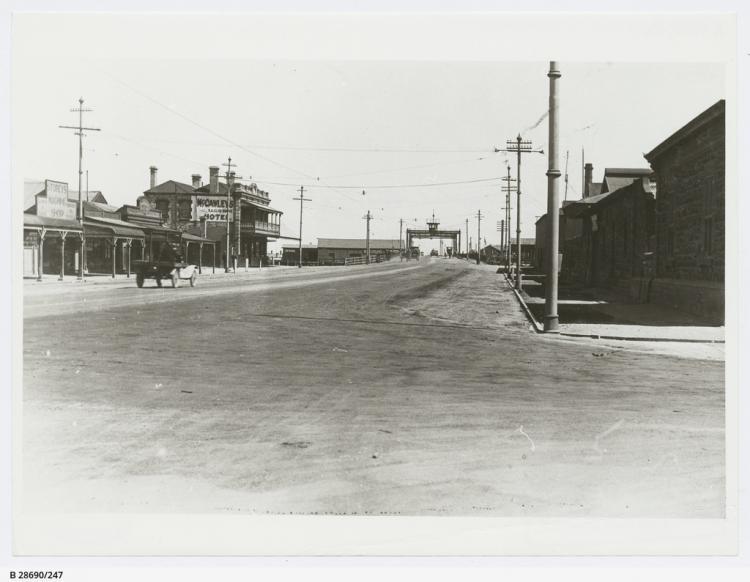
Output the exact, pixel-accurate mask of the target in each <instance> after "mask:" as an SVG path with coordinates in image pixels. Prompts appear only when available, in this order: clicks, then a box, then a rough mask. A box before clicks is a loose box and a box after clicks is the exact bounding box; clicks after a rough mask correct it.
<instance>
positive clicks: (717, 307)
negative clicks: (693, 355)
mask: <svg viewBox="0 0 750 582" xmlns="http://www.w3.org/2000/svg"><path fill="white" fill-rule="evenodd" d="M644 157H645V158H646V159H647V160H648V162H649V163H650V164H651V167H652V168H653V169H654V171H655V173H656V176H657V184H658V196H657V200H656V273H655V275H656V276H655V278H654V280H653V282H652V284H651V299H652V301H653V302H656V303H663V304H665V305H671V306H674V307H678V308H680V309H683V310H686V311H691V312H693V313H696V314H698V315H702V316H705V317H707V318H710V319H711V320H712V321H714V322H717V323H723V321H724V248H725V242H724V172H725V102H724V100H723V99H722V100H720V101H718V102H717V103H715V104H714V105H712V106H711V107H709V108H708V109H707V110H706V111H704V112H703V113H701V114H700V115H698V116H697V117H695V118H694V119H692V120H691V121H690V122H689V123H687V124H686V125H685V126H683V127H682V128H680V129H678V130H677V131H676V132H675V133H673V134H672V135H670V136H669V137H668V138H667V139H665V140H664V141H663V142H662V143H660V144H659V145H657V146H656V147H655V148H654V149H652V150H651V151H650V152H648V153H647V154H645V155H644Z"/></svg>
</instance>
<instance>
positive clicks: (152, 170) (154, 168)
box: [149, 166, 159, 188]
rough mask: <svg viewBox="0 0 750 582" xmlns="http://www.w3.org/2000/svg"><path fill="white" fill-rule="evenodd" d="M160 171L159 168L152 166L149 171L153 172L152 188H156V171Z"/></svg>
mask: <svg viewBox="0 0 750 582" xmlns="http://www.w3.org/2000/svg"><path fill="white" fill-rule="evenodd" d="M158 169H159V168H157V167H156V166H151V167H150V168H149V170H151V188H153V187H154V186H156V171H157V170H158Z"/></svg>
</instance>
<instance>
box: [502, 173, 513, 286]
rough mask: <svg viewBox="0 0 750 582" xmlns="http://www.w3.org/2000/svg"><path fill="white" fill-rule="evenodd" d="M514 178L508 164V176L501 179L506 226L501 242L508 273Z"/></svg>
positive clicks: (510, 251) (510, 254) (510, 256)
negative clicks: (503, 244) (511, 198)
mask: <svg viewBox="0 0 750 582" xmlns="http://www.w3.org/2000/svg"><path fill="white" fill-rule="evenodd" d="M515 181H516V179H515V178H511V177H510V164H508V176H507V177H505V178H503V182H505V183H506V185H505V186H503V192H505V223H506V224H507V225H508V228H507V229H506V235H505V236H506V239H507V240H504V241H503V242H504V243H505V272H506V273H509V272H510V263H511V258H512V256H513V253H512V250H511V242H510V225H511V212H510V211H511V204H510V193H511V192H515V191H516V187H515V186H514V185H513V182H515Z"/></svg>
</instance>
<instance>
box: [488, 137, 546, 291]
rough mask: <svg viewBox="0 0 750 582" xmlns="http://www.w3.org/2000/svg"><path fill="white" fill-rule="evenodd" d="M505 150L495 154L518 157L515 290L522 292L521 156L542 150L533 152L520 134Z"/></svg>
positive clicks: (510, 141) (529, 144)
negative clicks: (513, 154)
mask: <svg viewBox="0 0 750 582" xmlns="http://www.w3.org/2000/svg"><path fill="white" fill-rule="evenodd" d="M506 146H507V147H506V148H505V149H497V148H495V151H496V152H515V153H516V154H517V155H518V158H517V162H516V164H517V168H516V169H517V173H516V253H517V256H516V289H517V290H518V291H522V290H523V289H522V284H521V154H543V153H544V150H534V149H532V146H531V141H529V140H524V139H522V138H521V134H520V133H519V134H518V137H516V139H515V140H512V139H509V140H507V141H506Z"/></svg>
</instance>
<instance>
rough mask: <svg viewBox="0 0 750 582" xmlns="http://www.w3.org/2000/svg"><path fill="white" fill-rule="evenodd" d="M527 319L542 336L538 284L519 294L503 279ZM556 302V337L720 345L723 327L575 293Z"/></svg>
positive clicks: (666, 311) (645, 306)
mask: <svg viewBox="0 0 750 582" xmlns="http://www.w3.org/2000/svg"><path fill="white" fill-rule="evenodd" d="M505 281H506V283H507V285H508V286H509V287H510V288H511V289H512V290H513V293H514V294H515V295H516V298H517V299H518V301H519V303H520V304H521V307H522V309H523V310H524V312H525V313H526V316H527V318H528V319H529V321H530V323H531V324H532V326H533V328H534V330H535V331H537V332H540V333H541V332H543V330H544V326H543V324H542V323H541V321H543V314H544V297H543V288H542V285H541V283H539V282H538V281H535V280H533V279H525V280H524V281H523V283H522V290H521V292H520V293H519V291H518V290H516V289H515V285H514V284H513V281H511V280H510V279H509V278H507V277H505ZM564 296H565V297H566V298H563V294H561V298H560V299H559V300H558V315H559V316H560V323H559V334H558V335H560V336H567V337H581V338H592V339H607V340H623V341H643V342H687V343H707V344H723V343H724V341H725V340H724V326H711V325H707V324H705V325H695V324H696V317H695V316H693V315H691V314H688V313H684V312H681V311H678V310H676V309H671V308H669V307H662V306H656V305H652V304H632V303H626V302H623V301H617V299H616V296H608V297H607V298H606V299H592V298H590V297H585V296H584V295H580V294H579V295H578V296H576V294H575V293H570V292H568V293H566V294H564Z"/></svg>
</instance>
